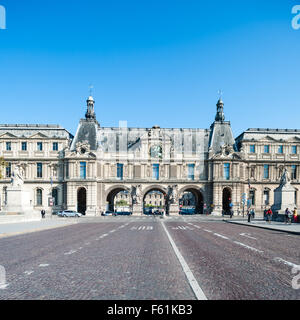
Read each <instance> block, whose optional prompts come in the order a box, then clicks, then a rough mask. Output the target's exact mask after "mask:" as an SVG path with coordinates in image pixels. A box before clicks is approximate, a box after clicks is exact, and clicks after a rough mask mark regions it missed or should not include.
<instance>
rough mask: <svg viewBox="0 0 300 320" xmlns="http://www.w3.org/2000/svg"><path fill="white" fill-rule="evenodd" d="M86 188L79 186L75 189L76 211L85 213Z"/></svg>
mask: <svg viewBox="0 0 300 320" xmlns="http://www.w3.org/2000/svg"><path fill="white" fill-rule="evenodd" d="M86 198H87V197H86V189H85V188H83V187H81V188H79V189H78V190H77V211H78V212H80V213H82V214H83V215H85V212H86Z"/></svg>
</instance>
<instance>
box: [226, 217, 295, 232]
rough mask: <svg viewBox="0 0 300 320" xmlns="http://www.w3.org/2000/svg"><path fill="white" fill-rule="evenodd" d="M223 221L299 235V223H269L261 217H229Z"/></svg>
mask: <svg viewBox="0 0 300 320" xmlns="http://www.w3.org/2000/svg"><path fill="white" fill-rule="evenodd" d="M223 221H226V222H228V223H235V224H241V225H246V226H249V227H256V228H262V229H269V230H276V231H283V232H288V233H292V234H299V235H300V223H292V224H285V223H284V222H277V221H271V223H268V222H266V221H265V220H263V219H254V220H251V222H248V221H247V219H246V218H245V219H242V218H240V219H238V218H235V219H232V220H231V219H223Z"/></svg>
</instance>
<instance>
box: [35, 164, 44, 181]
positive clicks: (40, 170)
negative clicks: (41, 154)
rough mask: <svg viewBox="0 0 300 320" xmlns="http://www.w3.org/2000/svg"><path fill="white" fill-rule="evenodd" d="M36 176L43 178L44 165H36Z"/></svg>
mask: <svg viewBox="0 0 300 320" xmlns="http://www.w3.org/2000/svg"><path fill="white" fill-rule="evenodd" d="M36 175H37V177H38V178H42V177H43V164H42V163H40V162H38V163H37V164H36Z"/></svg>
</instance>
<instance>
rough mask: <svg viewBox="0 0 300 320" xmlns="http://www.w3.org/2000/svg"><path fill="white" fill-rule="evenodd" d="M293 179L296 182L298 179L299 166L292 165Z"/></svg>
mask: <svg viewBox="0 0 300 320" xmlns="http://www.w3.org/2000/svg"><path fill="white" fill-rule="evenodd" d="M291 178H292V179H293V180H296V179H297V166H296V165H292V175H291Z"/></svg>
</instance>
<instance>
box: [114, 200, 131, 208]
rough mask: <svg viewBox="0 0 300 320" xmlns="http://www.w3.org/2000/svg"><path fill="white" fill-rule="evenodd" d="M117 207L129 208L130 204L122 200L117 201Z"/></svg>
mask: <svg viewBox="0 0 300 320" xmlns="http://www.w3.org/2000/svg"><path fill="white" fill-rule="evenodd" d="M116 206H118V207H128V206H129V204H128V202H127V201H125V200H120V201H117V202H116Z"/></svg>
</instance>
